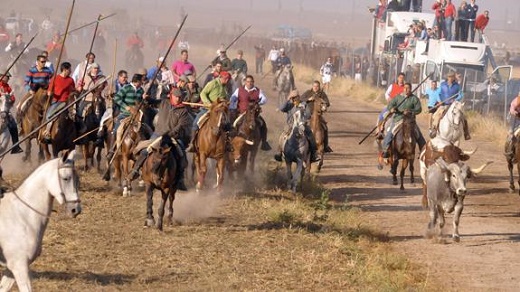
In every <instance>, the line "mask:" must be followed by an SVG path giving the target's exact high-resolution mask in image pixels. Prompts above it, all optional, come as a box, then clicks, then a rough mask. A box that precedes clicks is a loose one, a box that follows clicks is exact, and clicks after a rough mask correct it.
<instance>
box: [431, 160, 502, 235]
mask: <svg viewBox="0 0 520 292" xmlns="http://www.w3.org/2000/svg"><path fill="white" fill-rule="evenodd" d="M490 163H492V162H487V163H484V164H483V165H482V166H480V167H479V168H477V169H471V168H470V167H468V166H467V165H466V164H465V163H464V162H462V161H458V162H451V163H447V162H446V161H445V160H444V159H443V158H442V157H440V158H438V159H436V160H435V163H434V164H432V165H430V166H429V167H428V170H427V172H426V185H427V196H428V205H429V213H430V222H429V223H428V231H427V233H426V237H427V238H431V237H433V236H434V235H435V228H436V226H437V221H438V222H439V230H438V233H437V234H438V235H439V236H440V235H442V228H443V227H444V223H445V218H444V214H445V213H452V212H454V211H455V212H454V214H453V234H452V238H453V240H454V241H455V242H459V241H460V235H459V220H460V215H461V214H462V210H463V209H464V197H465V196H466V193H467V188H466V181H467V179H468V178H471V177H472V176H474V175H476V174H478V173H480V172H482V171H483V170H484V169H485V168H486V167H487V166H488V165H489V164H490Z"/></svg>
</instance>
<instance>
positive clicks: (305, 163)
mask: <svg viewBox="0 0 520 292" xmlns="http://www.w3.org/2000/svg"><path fill="white" fill-rule="evenodd" d="M304 111H305V109H304V108H303V107H298V109H297V110H296V111H295V112H294V114H293V116H292V117H293V123H292V126H291V130H290V132H289V135H288V136H287V138H286V141H285V144H284V147H283V154H284V160H285V166H286V171H287V179H288V182H287V188H289V189H290V190H291V191H293V192H296V186H297V185H298V184H299V183H300V182H301V180H302V179H303V176H304V174H305V172H307V174H309V173H310V167H311V155H310V150H309V141H308V140H307V137H306V135H305V118H304ZM282 137H283V136H282ZM293 163H296V170H295V172H294V174H293V173H292V170H291V167H292V164H293Z"/></svg>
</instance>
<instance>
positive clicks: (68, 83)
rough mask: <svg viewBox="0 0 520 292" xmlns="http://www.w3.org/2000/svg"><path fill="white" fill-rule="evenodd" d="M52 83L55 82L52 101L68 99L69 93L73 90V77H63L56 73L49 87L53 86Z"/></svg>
mask: <svg viewBox="0 0 520 292" xmlns="http://www.w3.org/2000/svg"><path fill="white" fill-rule="evenodd" d="M53 83H55V84H54V97H53V100H54V101H59V102H66V101H67V100H68V99H69V96H70V94H71V93H72V92H73V91H74V90H75V88H74V79H72V77H70V76H67V77H63V76H61V75H60V74H58V75H56V77H55V78H52V80H51V82H50V85H49V88H53V87H52V86H53Z"/></svg>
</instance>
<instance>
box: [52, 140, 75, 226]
mask: <svg viewBox="0 0 520 292" xmlns="http://www.w3.org/2000/svg"><path fill="white" fill-rule="evenodd" d="M75 154H76V151H75V150H72V151H66V152H65V153H64V154H63V156H62V157H60V158H57V159H56V160H55V161H56V164H57V167H56V170H50V172H46V174H45V175H46V176H48V179H47V181H48V183H49V184H50V185H49V188H48V189H49V190H48V191H49V193H50V194H51V195H52V196H53V197H54V199H56V201H57V202H58V203H59V204H60V205H63V204H64V203H65V207H66V210H67V213H68V215H69V216H71V217H76V216H77V215H79V214H80V213H81V200H80V199H79V194H78V189H79V176H78V174H77V172H76V169H75V168H74V159H75V157H74V156H75ZM56 164H52V165H56ZM55 175H56V177H55ZM53 177H55V179H53Z"/></svg>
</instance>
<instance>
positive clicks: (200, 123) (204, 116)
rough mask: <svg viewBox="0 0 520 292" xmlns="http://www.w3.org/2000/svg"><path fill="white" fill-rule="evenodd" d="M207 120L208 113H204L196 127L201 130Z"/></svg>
mask: <svg viewBox="0 0 520 292" xmlns="http://www.w3.org/2000/svg"><path fill="white" fill-rule="evenodd" d="M208 119H209V112H206V113H204V114H203V115H202V116H201V117H200V119H199V120H198V121H197V126H198V127H199V129H200V128H202V126H203V125H204V124H205V123H206V121H208Z"/></svg>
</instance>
